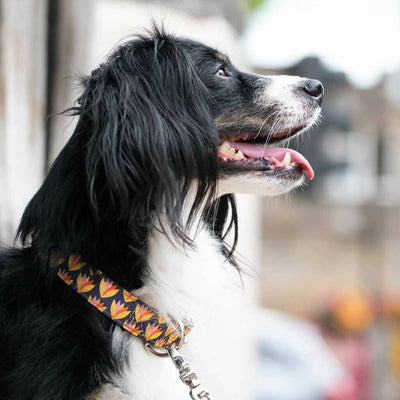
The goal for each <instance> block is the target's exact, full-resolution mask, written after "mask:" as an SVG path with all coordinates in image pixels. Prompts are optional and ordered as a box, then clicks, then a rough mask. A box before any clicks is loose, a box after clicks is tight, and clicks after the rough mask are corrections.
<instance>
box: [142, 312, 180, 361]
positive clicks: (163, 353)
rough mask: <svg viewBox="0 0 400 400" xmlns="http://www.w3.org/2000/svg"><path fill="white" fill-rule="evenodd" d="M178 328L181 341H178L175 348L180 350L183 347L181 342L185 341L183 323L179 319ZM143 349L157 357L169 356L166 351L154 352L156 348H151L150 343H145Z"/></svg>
mask: <svg viewBox="0 0 400 400" xmlns="http://www.w3.org/2000/svg"><path fill="white" fill-rule="evenodd" d="M178 326H179V330H180V331H181V335H180V339H181V340H180V341H179V343H178V345H177V346H176V349H177V350H180V349H181V347H182V345H183V342H184V341H185V327H184V325H183V322H182V321H181V320H180V319H178ZM144 348H145V349H146V350H148V351H149V352H150V353H152V354H154V355H156V356H158V357H168V356H169V352H168V350H164V351H158V350H156V347H155V346H152V345H151V344H150V343H145V344H144Z"/></svg>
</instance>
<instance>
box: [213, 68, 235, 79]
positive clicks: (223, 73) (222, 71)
mask: <svg viewBox="0 0 400 400" xmlns="http://www.w3.org/2000/svg"><path fill="white" fill-rule="evenodd" d="M215 75H217V76H227V77H229V76H232V74H230V73H229V72H228V71H227V69H226V68H225V67H220V68H219V69H218V71H217V72H216V73H215Z"/></svg>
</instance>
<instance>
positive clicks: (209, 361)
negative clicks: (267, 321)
mask: <svg viewBox="0 0 400 400" xmlns="http://www.w3.org/2000/svg"><path fill="white" fill-rule="evenodd" d="M83 85H84V91H83V94H82V95H81V96H80V98H79V99H78V101H77V106H76V107H74V108H73V109H71V111H72V112H73V113H74V114H75V115H78V116H79V120H78V123H77V127H76V129H75V132H74V134H73V136H72V137H71V139H70V140H69V142H68V143H67V144H66V146H65V147H64V149H63V150H62V152H61V153H60V155H59V156H58V158H57V159H56V161H55V163H54V165H53V166H52V168H51V171H50V173H49V174H48V176H47V178H46V180H45V181H44V183H43V185H42V187H41V188H40V189H39V191H38V192H37V193H36V195H35V196H34V197H33V199H32V200H31V202H30V203H29V205H28V207H27V208H26V210H25V212H24V215H23V217H22V220H21V223H20V227H19V233H18V235H19V240H20V241H21V244H22V247H21V248H13V249H3V250H2V252H1V253H0V278H1V279H0V326H1V329H0V399H13V400H16V399H18V400H19V399H21V400H25V399H26V400H28V399H29V400H33V399H34V400H47V399H48V400H57V399H59V400H67V399H97V400H98V399H131V400H133V399H135V400H144V399H148V400H157V399H163V400H172V399H174V400H177V399H189V394H188V389H187V387H186V386H185V385H184V384H183V383H182V382H181V380H180V379H179V375H178V374H177V371H176V368H175V366H174V365H173V363H172V362H171V360H170V359H168V358H167V359H162V358H159V357H157V356H155V355H153V354H151V353H149V352H148V351H146V350H145V349H144V346H143V343H142V342H141V341H140V340H138V339H137V338H135V337H133V336H132V335H130V334H129V333H127V332H125V331H123V330H122V329H121V328H119V327H117V326H115V325H114V324H113V322H112V321H111V320H109V319H108V318H107V317H105V316H104V315H103V314H101V313H100V312H98V311H97V310H95V309H94V308H93V307H92V306H91V305H90V304H88V303H87V302H85V300H84V299H82V298H81V297H80V296H78V295H77V294H76V293H74V291H72V290H71V289H70V288H68V287H67V286H66V285H65V284H64V283H63V282H62V281H61V280H60V279H58V278H57V277H56V275H55V273H54V272H53V270H52V269H51V268H49V265H48V261H47V260H48V256H49V255H50V254H51V253H54V252H57V253H61V254H65V255H69V254H78V255H80V257H81V258H82V259H84V260H85V261H87V262H88V263H90V264H93V265H95V266H98V267H99V268H100V269H101V270H102V271H103V272H104V273H105V274H107V275H108V276H109V277H111V278H112V279H113V280H115V282H117V283H118V284H119V285H121V286H122V287H124V288H125V289H128V290H130V291H132V292H133V293H134V294H135V295H137V296H138V297H140V298H141V299H142V300H143V301H145V302H146V303H148V304H150V305H151V306H153V307H154V308H155V309H157V310H159V311H160V312H162V313H165V315H169V316H172V317H173V318H176V319H177V320H182V319H185V318H187V317H188V316H190V317H191V319H192V321H193V324H194V326H193V329H192V331H191V333H190V334H189V336H188V338H187V342H186V343H185V344H184V346H183V347H182V354H184V355H185V357H186V358H187V359H188V361H189V362H190V363H191V364H192V366H193V368H194V370H195V371H196V372H197V374H198V377H199V378H200V380H201V381H202V382H203V383H204V385H205V386H206V387H207V389H209V391H210V392H211V393H212V394H213V396H214V397H215V398H219V399H223V398H229V399H240V398H241V397H240V393H241V390H240V386H241V385H243V382H242V381H241V379H240V374H241V369H242V368H243V366H241V365H237V363H235V362H232V357H228V356H227V355H232V354H233V355H235V354H239V353H240V351H241V350H240V347H241V341H242V339H241V338H242V337H241V334H240V332H241V331H243V329H249V327H243V326H241V321H240V315H241V313H243V312H245V311H244V310H243V305H241V291H242V289H241V284H240V276H239V275H240V274H239V273H238V269H239V266H238V262H237V260H236V259H235V255H234V250H235V244H236V239H237V214H236V205H235V198H234V195H233V194H232V193H235V192H246V193H256V194H261V195H276V194H280V193H286V192H288V191H289V190H291V189H293V188H296V187H298V186H300V185H301V184H302V183H303V181H304V179H305V178H304V174H306V175H308V176H309V177H310V178H312V175H313V172H312V169H311V166H310V164H309V163H308V161H307V160H306V159H305V158H304V157H303V156H302V155H300V154H299V153H297V152H296V151H294V150H291V149H288V148H284V147H272V146H271V145H273V144H274V145H275V144H277V145H278V146H279V145H281V144H282V143H283V144H286V143H287V141H288V139H289V138H292V137H294V136H296V135H299V134H300V133H302V132H304V131H305V130H307V129H308V128H310V127H311V126H312V125H313V124H314V123H315V122H316V120H317V119H318V117H319V113H320V104H321V100H322V96H323V87H322V85H321V83H320V82H318V81H315V80H310V79H305V78H299V77H287V76H273V77H271V76H260V75H255V74H250V73H245V72H241V71H239V70H237V69H236V68H235V67H234V66H233V65H232V64H231V62H230V60H229V58H228V57H227V56H225V55H223V54H221V53H219V52H218V51H216V50H214V49H212V48H210V47H207V46H205V45H203V44H200V43H198V42H195V41H192V40H188V39H182V38H176V37H173V36H170V35H168V34H166V33H164V32H163V31H161V30H159V29H157V28H155V29H154V30H153V31H152V32H151V33H149V34H147V35H143V36H138V37H136V38H135V39H133V40H131V41H129V42H126V43H124V44H123V45H121V46H120V47H119V48H117V49H116V50H115V51H114V52H113V53H112V54H111V55H110V57H109V58H108V60H107V62H106V63H104V64H102V65H100V66H99V68H97V69H96V70H94V71H93V72H92V74H91V75H90V76H89V77H87V78H85V79H84V80H83ZM229 230H233V232H234V235H233V236H234V245H233V246H229V245H227V244H226V243H225V240H224V239H225V237H226V234H227V231H229ZM238 359H239V360H240V357H238Z"/></svg>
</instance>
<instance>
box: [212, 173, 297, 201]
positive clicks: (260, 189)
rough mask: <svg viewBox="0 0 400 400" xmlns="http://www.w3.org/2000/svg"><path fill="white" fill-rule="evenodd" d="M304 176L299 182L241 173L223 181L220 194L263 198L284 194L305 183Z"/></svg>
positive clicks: (220, 185) (220, 184)
mask: <svg viewBox="0 0 400 400" xmlns="http://www.w3.org/2000/svg"><path fill="white" fill-rule="evenodd" d="M304 179H305V178H304V175H302V176H301V177H300V178H299V179H297V180H289V179H284V178H279V177H268V176H263V175H262V173H261V172H259V173H255V172H248V173H241V174H240V175H234V176H231V177H227V178H224V179H221V181H220V183H219V190H218V193H219V194H221V195H223V194H226V193H244V194H249V193H251V194H253V193H256V194H258V195H261V196H276V195H279V194H284V193H287V192H289V191H290V190H292V189H295V188H297V187H299V186H301V185H302V184H303V183H304Z"/></svg>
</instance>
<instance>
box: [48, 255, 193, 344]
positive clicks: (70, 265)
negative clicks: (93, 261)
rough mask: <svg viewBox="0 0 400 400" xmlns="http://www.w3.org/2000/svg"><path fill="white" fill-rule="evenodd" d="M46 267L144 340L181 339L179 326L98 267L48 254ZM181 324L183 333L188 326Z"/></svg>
mask: <svg viewBox="0 0 400 400" xmlns="http://www.w3.org/2000/svg"><path fill="white" fill-rule="evenodd" d="M50 267H51V268H54V269H56V270H57V276H58V277H59V278H60V279H61V280H62V281H63V282H64V283H65V284H67V285H68V286H69V287H70V288H71V289H73V290H74V291H75V292H77V293H78V294H80V295H81V296H82V297H83V298H85V299H86V300H87V301H88V302H89V303H90V304H91V305H92V306H93V307H95V308H96V309H97V310H99V311H100V312H102V313H103V314H105V315H107V317H109V318H110V319H112V320H113V321H114V322H115V323H116V324H118V325H119V326H121V327H122V328H123V329H125V330H126V331H128V332H129V333H131V334H132V335H134V336H137V337H138V338H140V339H142V340H143V341H144V342H145V343H149V344H150V345H152V346H155V347H158V348H165V349H169V348H171V347H172V346H178V345H179V343H180V342H181V340H183V339H184V338H182V337H181V330H180V328H179V325H178V324H177V323H176V322H175V321H173V320H171V319H170V318H168V317H166V316H164V315H162V314H160V313H159V312H157V311H156V310H154V309H153V308H152V307H150V306H149V305H148V304H146V303H145V302H143V301H142V300H140V299H139V298H137V297H136V296H135V295H133V294H132V293H131V292H129V291H127V290H125V289H124V288H122V287H121V286H119V285H118V284H117V283H115V282H113V281H112V280H111V279H109V278H108V277H107V276H106V275H105V274H104V273H103V272H101V271H100V270H99V269H96V268H93V267H92V266H91V265H89V264H87V263H85V262H83V261H82V260H81V259H80V258H79V257H78V256H76V255H73V254H72V255H70V256H69V257H63V256H60V255H52V256H51V258H50ZM183 325H184V331H185V332H184V336H186V335H187V334H188V333H189V331H190V328H191V326H190V325H189V324H188V323H183Z"/></svg>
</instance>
